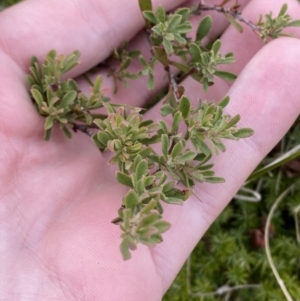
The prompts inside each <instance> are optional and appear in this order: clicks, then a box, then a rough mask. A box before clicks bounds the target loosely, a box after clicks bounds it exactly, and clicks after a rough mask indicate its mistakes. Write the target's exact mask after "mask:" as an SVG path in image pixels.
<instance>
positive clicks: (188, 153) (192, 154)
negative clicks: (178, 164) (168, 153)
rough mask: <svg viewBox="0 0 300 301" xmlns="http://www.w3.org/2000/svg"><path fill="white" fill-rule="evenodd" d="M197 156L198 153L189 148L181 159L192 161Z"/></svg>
mask: <svg viewBox="0 0 300 301" xmlns="http://www.w3.org/2000/svg"><path fill="white" fill-rule="evenodd" d="M196 156H197V153H195V152H193V151H191V150H187V151H186V152H185V153H184V154H183V155H182V156H181V157H180V158H179V159H180V160H182V161H185V162H190V161H192V160H193V159H194V158H195V157H196Z"/></svg>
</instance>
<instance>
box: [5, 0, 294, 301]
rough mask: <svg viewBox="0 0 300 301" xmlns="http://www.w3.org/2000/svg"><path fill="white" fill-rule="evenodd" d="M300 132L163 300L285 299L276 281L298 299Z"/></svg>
mask: <svg viewBox="0 0 300 301" xmlns="http://www.w3.org/2000/svg"><path fill="white" fill-rule="evenodd" d="M17 2H20V0H0V7H1V8H2V9H4V8H5V7H8V6H10V5H13V4H15V3H17ZM299 127H300V119H298V120H297V121H296V122H295V124H294V125H293V127H292V128H291V130H290V131H289V132H288V133H287V134H286V136H285V137H284V138H283V139H282V141H281V142H280V143H278V145H277V146H276V147H275V148H274V149H273V150H272V152H271V153H270V154H269V155H268V156H267V157H266V158H265V159H264V160H263V162H262V163H261V164H260V166H259V167H258V168H257V169H256V171H255V172H254V173H253V174H252V176H251V177H250V178H249V179H250V180H249V181H248V182H247V183H246V184H245V185H244V187H242V188H241V190H240V191H239V192H238V194H237V195H236V197H235V198H234V199H233V200H232V202H231V203H230V205H228V206H227V208H226V209H225V210H224V211H223V213H222V214H221V215H220V216H219V218H218V219H217V220H216V221H215V222H214V224H213V225H212V226H211V227H210V229H209V230H208V231H207V233H206V234H205V236H204V237H203V239H202V240H201V241H200V242H199V243H198V245H197V246H196V248H195V249H194V251H193V253H192V254H191V255H190V257H189V259H188V260H187V262H186V263H185V265H184V266H183V267H182V269H181V271H180V273H179V274H178V276H177V277H176V279H175V280H174V282H173V284H172V286H171V287H170V289H169V290H168V292H167V293H166V294H165V296H164V297H163V301H253V300H256V301H282V300H289V299H287V298H286V297H285V296H284V294H283V293H282V290H281V288H280V286H279V283H278V282H280V279H282V280H283V283H284V285H285V287H286V289H287V291H288V292H289V294H290V296H291V298H292V299H291V300H294V301H296V300H300V247H299V244H300V224H299V215H300V189H299V188H300V181H299V175H300V160H299V155H300V131H299ZM266 232H267V233H266ZM270 261H271V264H270ZM271 265H273V270H272V269H271ZM274 269H276V271H275V272H274ZM274 273H275V274H276V275H277V278H276V277H275V275H274Z"/></svg>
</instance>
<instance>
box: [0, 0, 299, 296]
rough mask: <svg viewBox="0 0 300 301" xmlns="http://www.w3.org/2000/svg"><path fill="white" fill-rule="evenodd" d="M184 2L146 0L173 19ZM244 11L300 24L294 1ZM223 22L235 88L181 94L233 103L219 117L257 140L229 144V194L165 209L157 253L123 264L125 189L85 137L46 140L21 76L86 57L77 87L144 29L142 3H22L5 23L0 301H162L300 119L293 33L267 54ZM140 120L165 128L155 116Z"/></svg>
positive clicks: (221, 164)
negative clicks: (58, 60) (65, 58)
mask: <svg viewBox="0 0 300 301" xmlns="http://www.w3.org/2000/svg"><path fill="white" fill-rule="evenodd" d="M181 2H182V1H174V0H161V1H153V3H154V4H155V6H157V5H158V4H159V3H161V4H163V5H166V7H167V8H168V9H171V8H174V6H177V5H179V4H181ZM248 2H249V3H247V1H243V5H244V14H245V16H247V17H249V19H250V18H251V19H253V20H254V21H255V20H257V16H258V15H259V14H260V13H267V12H269V11H270V9H272V11H273V12H274V15H276V14H277V13H278V11H279V9H280V7H281V5H282V4H283V3H284V2H286V3H288V5H289V12H290V14H291V16H292V17H294V18H296V16H297V15H298V16H299V13H300V6H299V4H298V3H296V1H293V0H290V1H276V3H274V1H271V0H266V1H260V0H252V1H248ZM209 3H211V2H209ZM214 3H219V1H215V2H214ZM125 11H126V14H125V13H124V12H125ZM99 16H100V17H99ZM219 18H221V16H219V15H217V17H216V20H215V21H216V22H215V23H216V24H215V27H214V29H213V30H214V32H215V35H218V34H221V33H222V32H224V33H223V35H222V37H221V40H222V43H223V44H222V51H224V53H226V52H228V51H233V52H234V53H235V56H236V58H237V59H236V63H235V64H234V65H230V66H226V67H227V70H229V71H234V72H236V73H238V74H239V78H238V79H237V80H236V81H235V83H233V84H232V85H231V86H229V85H228V84H227V83H225V82H222V81H218V85H217V84H216V85H215V86H214V87H212V88H211V89H210V90H209V92H208V93H207V94H204V93H203V92H202V91H201V87H199V85H196V84H195V82H193V81H191V80H186V81H185V83H184V85H185V87H186V90H187V94H188V95H190V96H191V97H192V98H193V99H198V98H199V97H200V98H202V99H209V100H218V99H220V97H223V96H224V95H225V94H227V93H228V94H229V95H230V96H231V103H230V105H229V106H228V108H227V110H226V111H227V112H228V113H230V114H232V115H233V114H237V113H240V114H241V116H242V120H241V122H240V126H241V127H251V128H253V129H254V131H255V134H254V136H252V137H251V138H248V139H244V140H241V141H239V142H238V143H236V142H231V141H229V142H227V141H226V146H227V151H226V153H224V154H222V155H220V156H219V157H217V158H216V159H215V160H214V162H215V167H216V174H217V175H219V176H223V177H224V178H225V179H226V183H224V184H218V186H213V185H212V184H209V185H206V184H204V185H201V186H197V187H196V188H195V190H196V193H197V194H198V195H199V196H200V197H201V200H202V202H199V201H198V200H197V199H195V198H193V197H191V198H190V199H189V200H188V201H187V202H186V203H185V204H184V206H182V207H178V206H166V207H165V209H166V210H165V219H166V220H168V221H170V222H171V223H172V227H171V229H170V230H169V231H168V232H167V233H165V234H164V236H163V237H164V242H163V243H162V244H160V245H158V246H156V247H154V248H148V247H145V246H142V245H139V246H138V249H137V250H136V251H134V252H133V258H132V259H131V260H130V261H127V262H123V260H122V258H121V256H120V252H119V243H120V231H119V228H118V227H116V226H114V225H113V224H111V223H110V221H111V220H112V219H113V218H114V217H115V216H116V211H117V209H118V208H119V206H120V202H121V199H122V196H123V195H124V193H125V192H126V188H124V187H122V186H121V185H119V184H117V183H116V181H115V179H114V172H115V168H114V167H112V166H109V165H108V164H107V157H108V156H107V155H106V154H103V155H102V154H100V153H99V151H98V150H97V149H96V148H95V147H94V145H93V144H92V143H91V142H90V141H89V138H88V137H87V136H85V135H83V134H81V133H78V134H76V135H74V137H73V139H71V140H67V139H66V138H65V137H64V135H63V134H62V133H61V132H60V131H59V130H58V129H55V130H54V133H53V137H52V139H51V141H50V142H45V141H43V118H41V117H39V116H37V114H36V112H35V110H34V108H33V106H32V104H31V101H30V99H29V96H28V92H27V89H28V87H27V85H26V83H25V76H24V74H25V73H26V70H27V67H28V61H29V58H30V56H31V55H33V54H35V55H36V56H37V57H39V58H40V59H41V60H42V59H43V57H44V56H45V54H46V53H47V52H48V51H49V49H51V48H55V49H56V50H57V51H58V53H64V54H67V53H69V52H71V51H73V50H74V49H78V50H80V51H81V53H82V56H81V64H80V66H79V67H78V68H76V69H75V70H74V71H72V72H71V73H70V76H79V75H80V74H81V73H83V72H84V71H86V70H87V69H88V68H90V67H91V66H93V65H95V64H97V63H99V62H100V61H101V60H103V59H105V57H106V56H107V55H108V54H109V53H110V52H111V51H112V49H113V48H114V47H116V46H118V45H119V44H120V43H122V41H123V39H124V37H126V38H128V39H129V38H131V37H133V36H134V35H135V34H136V33H137V31H138V29H140V27H141V26H142V24H143V20H142V18H141V16H140V13H139V9H138V5H137V1H132V0H126V1H125V0H124V1H117V0H111V1H105V0H100V1H99V0H73V1H71V0H65V1H64V4H63V6H62V4H61V1H59V0H43V1H41V0H27V1H25V2H23V3H21V4H19V5H16V6H15V7H12V8H10V9H7V10H6V11H4V12H1V13H0V28H2V33H1V38H0V49H1V50H0V66H1V68H0V78H1V86H0V107H1V110H0V120H1V122H0V139H1V147H0V179H1V180H0V260H1V273H0V300H13V301H15V300H45V301H48V300H51V301H54V300H55V301H58V300H61V301H63V300H70V301H72V300H88V301H92V300H95V301H98V300H101V301H102V300H103V301H106V300H107V301H111V300H124V301H139V300H149V301H156V300H157V301H158V300H161V298H162V296H163V294H164V293H165V291H166V290H167V289H168V287H169V286H170V285H171V283H172V281H173V279H174V277H175V276H176V274H177V273H178V271H179V269H180V267H181V266H182V264H183V263H184V261H185V260H186V258H187V257H188V255H189V254H190V252H191V251H192V249H193V248H194V246H195V245H196V243H197V242H198V241H199V239H200V238H201V237H202V236H203V234H204V233H205V231H206V230H207V228H208V227H209V225H210V224H211V223H212V222H213V221H214V219H215V218H216V217H217V216H218V214H219V213H220V212H221V211H222V209H223V208H224V207H225V206H226V205H227V204H228V202H229V201H230V200H231V198H232V196H233V195H234V194H235V193H236V191H237V190H238V189H239V187H240V186H241V185H242V184H243V182H244V181H245V179H246V178H247V177H248V175H249V174H250V173H251V171H252V170H253V169H254V168H255V167H256V165H257V164H258V163H259V162H260V161H261V160H262V159H263V157H264V156H265V155H266V154H267V153H268V152H269V151H270V150H271V149H272V147H273V146H274V145H275V144H276V143H277V142H278V141H279V140H280V139H281V137H282V136H283V135H284V134H285V133H286V131H287V130H288V129H289V127H290V126H291V125H292V123H293V121H294V120H295V119H296V117H297V116H298V114H299V109H300V91H299V89H298V86H299V84H298V81H299V77H300V61H299V55H298V54H299V51H300V41H299V40H298V37H299V29H290V30H289V32H291V31H293V32H294V33H295V35H296V38H293V39H292V38H281V39H278V40H276V41H273V42H270V43H269V44H267V45H265V46H264V45H263V44H262V42H261V41H260V40H259V39H257V37H256V36H255V33H253V32H251V30H249V29H247V28H245V33H244V34H242V35H241V34H239V33H237V32H236V31H235V30H234V29H233V28H231V27H228V28H227V25H226V24H225V22H224V21H220V20H221V19H219ZM47 20H49V21H48V22H47ZM54 20H55V21H54ZM212 38H213V36H212ZM138 39H141V41H142V37H139V36H137V38H136V39H135V40H134V42H133V43H135V44H136V45H139V43H140V42H139V40H138ZM250 41H251V42H250ZM145 51H146V50H145ZM103 72H104V71H103ZM157 72H158V73H159V72H160V71H159V70H158V71H157ZM158 77H160V78H162V77H163V75H162V74H158ZM106 83H107V85H109V84H110V83H109V82H108V81H106ZM137 85H139V89H138V88H136V90H143V89H144V87H145V85H144V83H143V82H138V83H135V85H133V90H134V88H135V87H138V86H137ZM82 88H83V89H86V87H84V86H83V87H82ZM150 95H151V94H145V93H144V94H142V95H140V94H139V93H132V92H130V90H124V89H122V91H120V94H119V95H117V96H114V101H115V102H118V103H122V102H124V103H126V104H135V105H138V104H140V105H142V104H144V103H145V102H146V101H147V98H148V97H149V96H150ZM147 118H153V119H155V120H157V119H160V117H159V112H158V108H157V107H154V108H153V109H151V110H150V111H149V112H148V113H147Z"/></svg>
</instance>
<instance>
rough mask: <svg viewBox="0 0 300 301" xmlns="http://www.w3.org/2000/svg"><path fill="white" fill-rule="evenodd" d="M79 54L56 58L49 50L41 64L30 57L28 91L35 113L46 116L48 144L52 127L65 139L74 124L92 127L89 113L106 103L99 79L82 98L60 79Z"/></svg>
mask: <svg viewBox="0 0 300 301" xmlns="http://www.w3.org/2000/svg"><path fill="white" fill-rule="evenodd" d="M79 55H80V53H79V52H78V51H74V52H73V53H71V54H69V55H68V56H66V57H64V56H63V55H60V56H58V57H57V55H56V51H54V50H51V51H50V52H49V53H48V54H47V56H46V58H45V61H44V63H43V65H42V66H40V65H39V62H38V59H37V58H36V57H32V59H31V63H30V75H27V81H28V83H29V85H30V87H31V89H30V92H31V97H32V100H33V102H34V104H35V107H36V109H37V111H38V113H39V114H40V115H42V116H45V124H44V130H45V139H46V140H49V139H50V136H51V131H52V128H53V125H54V123H58V124H59V126H60V128H61V129H62V130H63V131H64V133H65V134H66V136H67V137H68V138H71V136H72V135H71V132H70V129H72V128H73V127H74V124H75V122H76V121H78V122H84V123H85V124H87V125H91V124H92V122H93V119H94V118H93V116H92V114H91V112H90V111H92V110H95V109H98V108H101V107H103V105H104V103H105V102H107V101H108V100H109V99H108V98H107V97H105V96H104V91H103V90H101V85H102V78H101V77H100V76H98V77H97V79H96V81H95V83H94V85H93V89H92V91H91V95H90V96H89V97H87V96H85V95H84V94H83V93H81V92H80V91H79V89H78V86H77V83H76V82H75V81H74V80H73V79H68V80H66V81H64V80H62V76H63V75H64V74H65V73H67V72H68V71H70V70H71V69H73V68H74V67H76V66H77V65H78V63H79V62H78V58H79Z"/></svg>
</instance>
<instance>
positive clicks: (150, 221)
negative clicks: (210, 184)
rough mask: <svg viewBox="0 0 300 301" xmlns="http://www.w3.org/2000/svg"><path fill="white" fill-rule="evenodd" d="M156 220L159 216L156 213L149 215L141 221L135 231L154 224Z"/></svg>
mask: <svg viewBox="0 0 300 301" xmlns="http://www.w3.org/2000/svg"><path fill="white" fill-rule="evenodd" d="M158 219H160V215H159V214H158V213H156V212H153V213H150V214H148V215H146V216H145V217H143V218H142V219H141V221H140V223H139V225H138V227H137V229H138V230H140V229H141V228H143V227H147V226H149V225H151V224H153V223H154V222H156V221H157V220H158Z"/></svg>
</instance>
